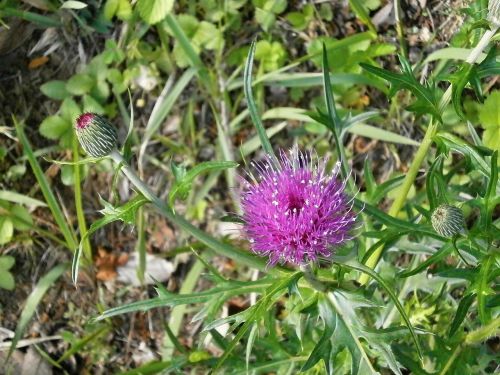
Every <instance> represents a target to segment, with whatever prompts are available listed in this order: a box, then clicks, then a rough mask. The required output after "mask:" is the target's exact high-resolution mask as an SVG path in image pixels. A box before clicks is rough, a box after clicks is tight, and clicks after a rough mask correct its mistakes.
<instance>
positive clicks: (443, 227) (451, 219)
mask: <svg viewBox="0 0 500 375" xmlns="http://www.w3.org/2000/svg"><path fill="white" fill-rule="evenodd" d="M464 221H465V220H464V214H463V213H462V210H461V209H460V208H458V207H455V206H451V205H449V204H442V205H440V206H439V207H438V208H436V209H435V210H434V212H433V213H432V216H431V222H432V227H433V228H434V230H435V231H436V232H437V233H438V234H439V235H441V236H443V237H447V238H451V237H453V236H454V235H456V234H458V233H460V232H461V231H462V230H463V229H464V228H465V222H464Z"/></svg>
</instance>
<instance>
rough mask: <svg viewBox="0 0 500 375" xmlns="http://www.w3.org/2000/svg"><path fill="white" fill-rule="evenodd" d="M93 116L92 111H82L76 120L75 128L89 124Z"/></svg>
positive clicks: (82, 127)
mask: <svg viewBox="0 0 500 375" xmlns="http://www.w3.org/2000/svg"><path fill="white" fill-rule="evenodd" d="M94 116H95V115H94V114H93V113H84V114H82V115H80V116H79V117H78V119H77V120H76V129H77V130H82V129H85V128H86V127H87V126H89V125H90V123H91V122H92V120H93V118H94Z"/></svg>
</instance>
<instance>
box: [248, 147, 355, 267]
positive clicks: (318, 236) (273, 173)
mask: <svg viewBox="0 0 500 375" xmlns="http://www.w3.org/2000/svg"><path fill="white" fill-rule="evenodd" d="M290 153H291V155H290V157H287V156H286V155H285V154H284V153H283V152H282V153H281V158H280V160H279V162H278V164H279V165H275V164H274V163H273V162H272V160H271V159H270V158H267V159H266V160H265V161H264V162H263V163H261V164H258V165H256V164H254V163H252V165H253V166H255V168H256V169H257V171H258V176H256V178H255V177H253V176H251V179H250V180H251V181H246V184H245V191H244V193H243V196H242V208H243V211H244V214H243V220H244V222H245V224H244V228H243V230H244V232H245V234H246V236H247V237H248V238H249V241H250V243H251V244H252V250H253V251H254V252H256V253H258V254H260V255H264V256H269V263H270V264H271V265H274V264H276V263H278V262H292V263H295V264H304V263H306V262H308V261H312V260H315V259H317V258H318V257H319V256H323V257H328V256H329V255H331V253H332V248H333V247H334V246H335V245H340V244H341V243H343V242H344V241H346V240H347V239H348V232H349V230H350V229H351V228H352V226H353V224H354V221H355V219H356V215H355V214H354V212H352V211H351V206H350V204H349V198H348V196H347V195H346V194H345V191H344V189H345V182H342V181H340V180H339V179H338V171H339V167H340V165H339V164H337V165H336V167H335V169H334V171H333V172H332V173H331V174H327V173H326V171H325V164H326V161H325V160H324V159H318V160H316V161H313V160H312V159H313V158H312V156H311V155H304V154H302V153H299V152H298V151H297V149H294V150H292V151H291V152H290Z"/></svg>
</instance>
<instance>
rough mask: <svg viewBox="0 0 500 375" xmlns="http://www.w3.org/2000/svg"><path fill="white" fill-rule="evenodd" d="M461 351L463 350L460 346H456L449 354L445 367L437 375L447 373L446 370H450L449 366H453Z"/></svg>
mask: <svg viewBox="0 0 500 375" xmlns="http://www.w3.org/2000/svg"><path fill="white" fill-rule="evenodd" d="M462 349H463V346H462V344H459V345H457V346H456V347H455V350H454V351H453V353H452V354H451V356H450V358H448V361H447V362H446V364H445V366H444V367H443V369H442V370H441V372H440V373H439V375H444V374H446V373H447V372H448V370H449V369H450V367H451V365H453V363H454V362H455V360H456V359H457V357H458V355H459V354H460V352H461V351H462Z"/></svg>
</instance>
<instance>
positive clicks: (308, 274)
mask: <svg viewBox="0 0 500 375" xmlns="http://www.w3.org/2000/svg"><path fill="white" fill-rule="evenodd" d="M300 270H301V271H302V272H303V273H304V279H305V280H306V281H307V282H308V283H309V285H310V286H312V288H313V289H315V290H317V291H318V292H322V293H323V292H326V290H327V287H326V285H325V284H323V283H322V282H321V281H319V280H318V278H317V277H316V275H315V274H314V271H313V268H312V267H311V264H310V263H307V264H305V265H303V266H301V267H300Z"/></svg>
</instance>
